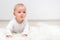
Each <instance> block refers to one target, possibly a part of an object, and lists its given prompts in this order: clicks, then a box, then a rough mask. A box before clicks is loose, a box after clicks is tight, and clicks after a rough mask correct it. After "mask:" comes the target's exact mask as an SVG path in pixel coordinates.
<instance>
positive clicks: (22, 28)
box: [6, 18, 30, 35]
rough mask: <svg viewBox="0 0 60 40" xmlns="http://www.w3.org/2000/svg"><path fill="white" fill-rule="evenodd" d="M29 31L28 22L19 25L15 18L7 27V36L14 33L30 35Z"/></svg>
mask: <svg viewBox="0 0 60 40" xmlns="http://www.w3.org/2000/svg"><path fill="white" fill-rule="evenodd" d="M29 31H30V30H29V25H28V23H27V20H24V21H23V22H22V23H21V24H19V23H17V21H16V19H15V18H13V19H12V20H11V21H10V22H9V24H8V25H7V27H6V35H12V32H16V33H22V34H29Z"/></svg>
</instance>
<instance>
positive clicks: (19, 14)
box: [14, 5, 26, 21]
mask: <svg viewBox="0 0 60 40" xmlns="http://www.w3.org/2000/svg"><path fill="white" fill-rule="evenodd" d="M14 15H15V17H16V19H17V20H20V21H21V20H24V18H25V16H26V8H25V7H24V6H19V5H18V6H16V9H15V11H14Z"/></svg>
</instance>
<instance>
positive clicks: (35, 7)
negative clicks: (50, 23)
mask: <svg viewBox="0 0 60 40" xmlns="http://www.w3.org/2000/svg"><path fill="white" fill-rule="evenodd" d="M17 3H24V4H25V5H26V7H27V14H28V19H29V20H55V19H56V20H59V19H60V0H0V20H10V19H12V18H13V8H14V6H15V4H17Z"/></svg>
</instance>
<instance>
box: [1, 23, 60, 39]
mask: <svg viewBox="0 0 60 40" xmlns="http://www.w3.org/2000/svg"><path fill="white" fill-rule="evenodd" d="M30 30H31V33H30V34H31V40H60V26H59V25H50V24H46V23H38V24H37V26H30ZM4 32H5V28H3V27H2V28H0V40H29V38H23V37H20V36H19V34H16V35H14V37H13V38H10V39H9V38H5V34H4Z"/></svg>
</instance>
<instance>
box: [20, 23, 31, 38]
mask: <svg viewBox="0 0 60 40" xmlns="http://www.w3.org/2000/svg"><path fill="white" fill-rule="evenodd" d="M29 32H30V27H29V24H28V23H26V26H25V29H24V31H23V33H22V34H21V35H22V36H23V37H27V36H28V34H29Z"/></svg>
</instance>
